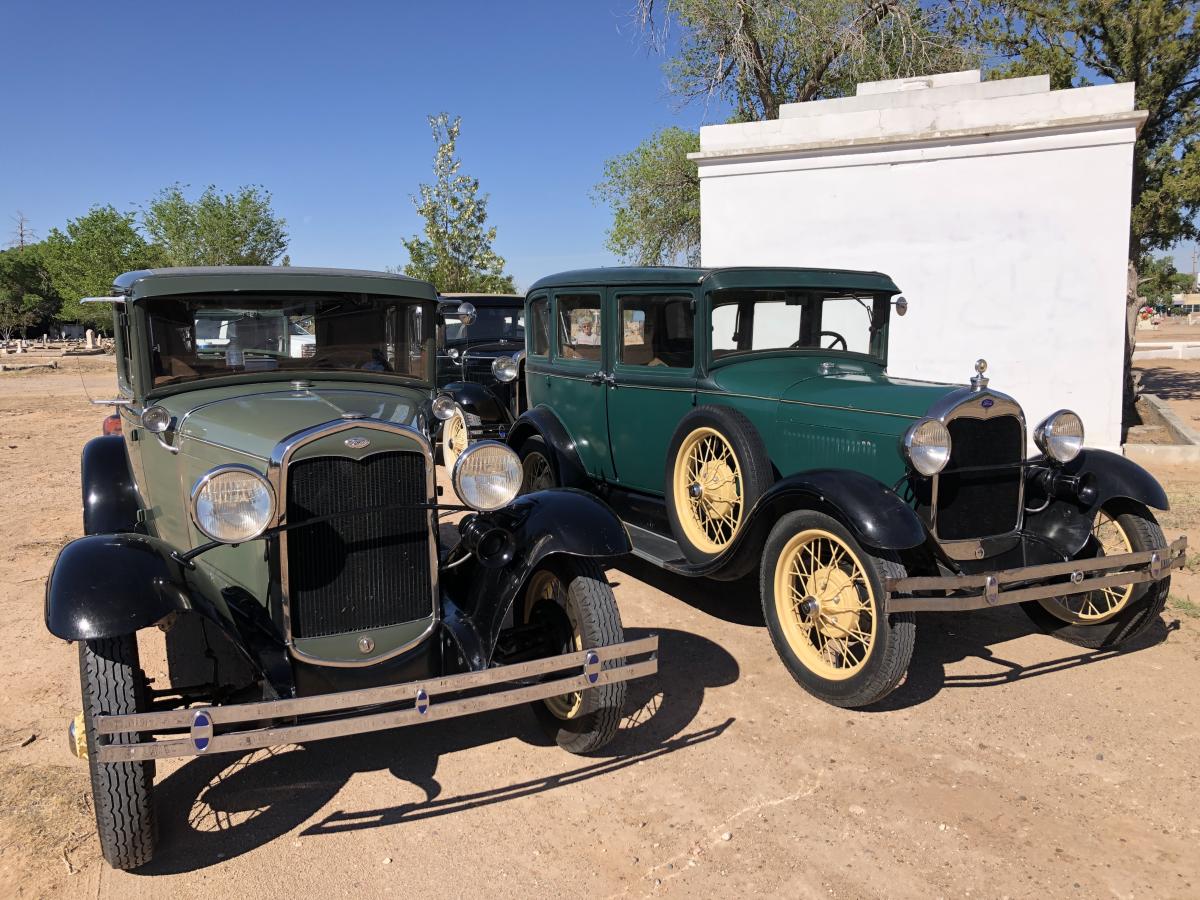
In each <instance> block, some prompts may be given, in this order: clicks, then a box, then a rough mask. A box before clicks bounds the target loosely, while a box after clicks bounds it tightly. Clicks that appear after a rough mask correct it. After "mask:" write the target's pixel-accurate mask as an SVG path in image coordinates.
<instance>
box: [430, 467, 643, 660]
mask: <svg viewBox="0 0 1200 900" xmlns="http://www.w3.org/2000/svg"><path fill="white" fill-rule="evenodd" d="M472 527H476V528H486V529H490V528H502V529H504V530H505V531H506V532H508V534H509V535H510V536H511V538H512V545H511V546H512V559H511V560H510V561H509V562H508V563H507V564H506V565H504V566H501V567H495V568H490V567H488V566H485V565H484V564H483V563H482V562H480V561H479V560H478V559H477V558H476V557H475V556H471V557H470V558H469V559H468V560H467V561H465V562H463V563H461V564H459V565H456V566H454V567H453V568H450V569H447V570H444V571H443V573H442V592H443V595H444V599H443V604H444V606H445V607H446V612H445V614H444V615H443V623H444V624H445V625H446V626H447V627H448V628H449V629H450V631H451V633H452V634H453V635H454V637H455V642H456V643H457V644H458V647H459V650H460V652H462V653H463V654H464V656H465V657H466V658H465V663H466V664H467V666H468V668H471V669H480V668H484V667H486V666H487V665H488V664H489V663H490V662H491V658H492V654H493V653H494V652H495V648H496V641H497V639H498V638H499V636H500V631H501V628H502V627H503V625H504V620H505V618H506V617H507V615H508V612H509V610H510V609H511V608H512V605H513V603H514V602H515V601H516V600H517V598H518V597H520V596H521V591H522V589H523V588H524V586H525V583H526V582H527V581H528V579H529V576H530V575H532V574H533V573H534V571H536V570H537V568H538V567H539V566H540V565H541V564H542V563H543V562H544V561H545V560H546V559H547V558H549V557H551V556H555V555H559V554H564V555H567V556H585V557H591V558H597V559H605V558H612V557H616V556H624V555H625V554H626V553H628V552H629V551H630V549H631V545H630V542H629V534H628V532H626V530H625V526H624V525H623V524H622V523H621V520H620V518H618V517H617V514H616V513H614V512H613V511H612V510H611V509H609V507H608V505H607V504H606V503H604V501H602V500H600V499H599V498H597V497H594V496H592V495H590V494H586V493H584V492H583V491H576V490H562V489H556V490H552V491H539V492H537V493H535V494H526V495H525V496H523V497H519V498H517V499H516V500H514V501H513V502H512V503H511V504H509V505H508V506H506V507H504V508H503V509H500V510H497V511H495V512H491V513H477V514H476V516H475V522H474V524H473V526H472Z"/></svg>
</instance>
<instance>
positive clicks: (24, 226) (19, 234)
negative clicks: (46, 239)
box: [8, 209, 37, 250]
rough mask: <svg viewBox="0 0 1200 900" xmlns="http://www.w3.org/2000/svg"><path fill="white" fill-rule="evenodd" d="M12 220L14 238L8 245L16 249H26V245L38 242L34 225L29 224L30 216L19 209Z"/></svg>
mask: <svg viewBox="0 0 1200 900" xmlns="http://www.w3.org/2000/svg"><path fill="white" fill-rule="evenodd" d="M12 220H13V230H12V240H11V241H9V244H8V246H10V247H12V248H14V249H16V250H24V249H25V248H26V247H28V246H30V245H31V244H34V243H36V242H37V235H36V234H34V231H33V227H32V226H31V225H30V224H29V218H28V217H27V216H26V215H25V213H23V212H21V211H20V210H19V209H18V210H17V212H16V215H14V216H13V217H12Z"/></svg>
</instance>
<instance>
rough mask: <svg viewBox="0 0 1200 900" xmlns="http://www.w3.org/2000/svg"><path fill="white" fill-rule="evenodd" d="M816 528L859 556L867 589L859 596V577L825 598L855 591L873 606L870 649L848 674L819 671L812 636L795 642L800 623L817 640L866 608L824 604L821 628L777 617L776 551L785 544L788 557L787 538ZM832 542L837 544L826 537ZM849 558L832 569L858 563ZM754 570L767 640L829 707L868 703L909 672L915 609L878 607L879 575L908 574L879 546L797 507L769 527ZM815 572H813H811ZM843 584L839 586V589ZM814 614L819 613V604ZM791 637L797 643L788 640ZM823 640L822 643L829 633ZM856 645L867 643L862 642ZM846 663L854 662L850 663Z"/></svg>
mask: <svg viewBox="0 0 1200 900" xmlns="http://www.w3.org/2000/svg"><path fill="white" fill-rule="evenodd" d="M814 533H816V534H820V533H824V534H828V535H831V536H833V537H834V538H836V539H837V540H838V541H840V542H841V544H843V545H844V546H845V547H846V548H848V549H849V551H850V552H851V553H852V554H853V556H855V557H857V559H858V561H859V562H860V563H861V573H862V574H863V575H865V577H866V580H867V583H868V584H869V588H870V594H869V596H864V590H863V586H862V585H861V582H859V586H856V587H852V588H850V589H852V590H853V591H854V593H853V594H850V595H844V594H843V591H838V592H836V593H835V594H834V595H832V596H831V598H830V599H831V600H836V598H838V597H842V596H847V597H849V598H857V600H858V603H861V604H863V605H864V606H867V607H871V608H872V609H873V611H872V612H871V617H872V620H873V622H874V626H875V628H874V635H873V638H872V640H871V642H870V645H869V649H866V652H865V654H864V656H863V657H862V660H861V664H860V665H859V666H858V667H857V668H858V670H857V671H855V672H854V673H853V674H851V675H849V677H844V678H843V677H825V676H823V675H822V674H821V671H820V670H818V668H817V667H818V666H820V665H821V663H820V661H819V657H821V652H820V651H818V650H816V649H815V648H816V644H815V643H813V642H811V641H810V644H808V645H805V646H801V645H800V644H799V643H798V642H799V641H801V640H809V638H807V637H805V636H804V628H805V627H808V628H810V629H811V631H810V632H809V634H810V635H812V638H813V640H814V641H820V640H821V638H820V637H818V633H820V634H828V633H829V630H830V629H832V630H834V631H835V632H836V631H837V630H840V629H841V627H843V626H845V625H846V623H847V622H850V623H851V624H857V626H858V628H863V627H864V626H863V624H862V623H863V622H864V618H863V616H864V615H865V613H862V614H859V615H858V617H857V618H852V619H847V617H848V616H851V615H853V614H852V613H850V612H847V611H841V612H838V611H837V608H836V606H835V605H831V606H830V609H832V610H833V614H832V615H830V616H829V617H828V620H827V621H830V622H833V624H832V625H831V626H828V627H826V628H822V627H821V626H820V625H817V626H809V625H807V624H804V625H802V624H798V623H799V619H798V620H797V624H795V625H790V624H785V622H784V621H782V620H781V618H780V610H779V604H778V603H777V602H776V589H775V588H776V576H777V571H776V570H777V566H779V565H780V562H781V560H780V558H781V556H782V555H783V554H784V552H785V551H788V554H789V556H790V555H791V553H792V552H793V550H794V548H793V549H789V547H791V545H793V543H794V541H793V539H795V541H803V540H804V536H805V535H810V534H814ZM831 546H836V545H833V544H831ZM853 562H854V561H853V559H850V560H848V561H847V562H846V563H843V564H842V565H841V566H840V567H839V566H836V565H835V566H834V567H833V568H834V569H837V570H838V571H843V572H845V571H851V572H852V571H853V570H854V569H857V567H854V565H853ZM847 567H850V568H849V569H848V568H847ZM820 571H822V572H827V571H829V570H827V569H821V570H820ZM759 572H760V575H759V593H760V596H761V598H762V608H763V617H764V618H765V619H766V622H767V631H768V632H769V633H770V635H771V642H772V643H773V644H774V645H775V651H776V652H777V653H778V654H779V658H780V659H781V660H782V661H783V664H784V666H786V667H787V670H788V671H789V672H790V673H791V675H792V677H793V678H795V679H796V682H797V683H798V684H799V685H800V686H801V687H802V688H804V689H805V690H806V691H808V692H809V693H810V694H812V695H813V696H814V697H817V698H818V699H820V700H824V701H825V702H826V703H829V704H832V705H833V706H841V707H846V708H851V709H853V708H857V707H863V706H869V705H871V704H872V703H876V702H878V701H879V700H882V699H883V698H884V697H886V696H887V695H888V694H890V693H891V692H892V690H893V689H894V688H895V687H896V685H897V684H899V682H900V679H901V678H903V677H904V674H905V672H907V671H908V664H909V662H910V660H911V659H912V654H913V647H914V645H915V643H916V631H917V627H916V618H915V616H914V615H913V613H910V612H909V613H892V614H890V615H889V614H888V613H887V612H886V610H885V609H883V608H882V607H883V603H884V600H883V598H884V596H885V588H884V580H885V579H887V578H903V577H904V576H905V574H906V573H905V569H904V566H903V565H901V563H900V562H899V560H898V559H896V558H894V557H892V556H884V555H880V552H879V551H872V550H869V549H867V548H864V547H863V546H862V545H861V544H859V543H858V541H856V540H855V539H854V536H853V535H851V534H850V532H849V531H848V530H847V529H846V528H845V527H844V526H843V525H842V524H841V523H840V522H838V521H837V520H836V519H833V518H831V517H830V516H827V515H824V514H823V513H818V512H810V511H797V512H790V513H788V514H787V515H785V516H783V517H782V518H781V519H780V520H779V521H778V522H777V523H776V524H775V527H774V528H773V529H772V530H771V534H770V536H769V537H768V538H767V544H766V547H765V548H764V550H763V555H762V563H761V566H760V570H759ZM813 577H814V579H815V578H816V577H818V576H816V575H814V576H813ZM846 577H847V581H848V586H849V585H854V584H855V582H854V580H853V576H852V574H851V575H847V576H846ZM828 583H829V576H828V575H826V578H825V581H824V583H823V584H825V585H827V584H828ZM845 589H846V588H845V587H844V588H843V590H845ZM785 602H786V601H785ZM814 602H815V601H814ZM836 602H840V601H836ZM822 606H823V603H822ZM811 614H815V613H810V615H811ZM818 615H824V610H823V611H822V613H820V614H818ZM838 623H841V624H840V625H839V624H838ZM843 633H844V634H846V635H847V636H849V635H848V632H844V631H843ZM835 636H837V635H835ZM839 639H840V638H839ZM794 641H795V642H797V643H795V644H794V643H793V642H794ZM825 645H828V641H827V639H826V644H825ZM823 646H824V645H823ZM858 646H860V647H863V646H865V645H863V644H861V643H860V644H859V645H858ZM810 648H811V649H810ZM847 658H853V657H852V656H849V657H848V656H847V655H845V654H843V655H841V656H838V657H836V659H838V660H845V659H847ZM814 660H815V661H814ZM829 668H830V669H834V668H836V667H835V666H834V665H833V660H831V661H830V665H829ZM847 668H854V667H849V666H848V667H847Z"/></svg>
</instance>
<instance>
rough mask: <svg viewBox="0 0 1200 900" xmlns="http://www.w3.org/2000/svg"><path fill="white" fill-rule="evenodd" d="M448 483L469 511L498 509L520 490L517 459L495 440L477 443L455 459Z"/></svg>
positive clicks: (519, 459) (518, 459) (509, 450)
mask: <svg viewBox="0 0 1200 900" xmlns="http://www.w3.org/2000/svg"><path fill="white" fill-rule="evenodd" d="M450 482H451V484H453V485H454V493H456V494H458V498H459V499H460V500H462V502H463V503H465V504H466V505H467V506H469V507H471V508H472V509H477V510H479V511H480V512H490V511H491V510H493V509H500V507H502V506H507V505H508V504H509V503H511V502H512V499H513V498H514V497H516V496H517V492H518V491H520V490H521V458H520V457H519V456H517V454H516V453H515V452H514V451H513V450H512V449H511V448H510V447H507V446H506V445H504V444H501V443H500V442H499V441H480V442H479V443H477V444H472V445H471V446H470V447H468V448H467V449H466V450H464V451H463V452H462V455H461V456H459V458H458V462H456V463H455V464H454V472H453V473H452V474H451V475H450Z"/></svg>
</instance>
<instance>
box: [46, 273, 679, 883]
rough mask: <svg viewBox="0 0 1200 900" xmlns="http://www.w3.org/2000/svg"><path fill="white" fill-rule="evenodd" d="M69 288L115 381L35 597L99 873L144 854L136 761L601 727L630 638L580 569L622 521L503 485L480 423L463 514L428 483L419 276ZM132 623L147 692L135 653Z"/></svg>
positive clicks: (429, 360)
mask: <svg viewBox="0 0 1200 900" xmlns="http://www.w3.org/2000/svg"><path fill="white" fill-rule="evenodd" d="M90 299H91V300H93V301H95V302H101V303H111V304H112V305H113V307H114V311H115V334H116V348H117V384H118V389H119V396H118V397H117V398H115V399H113V400H107V401H99V402H102V403H111V404H112V405H114V406H116V407H117V411H118V414H119V417H120V418H119V428H113V427H111V424H106V428H105V432H106V434H105V436H102V437H97V438H94V439H93V440H91V441H90V442H89V443H88V444H87V445H86V446H85V447H84V449H83V467H82V480H83V506H84V521H83V524H84V531H85V533H86V535H87V536H86V537H83V538H80V539H78V540H75V541H72V542H71V543H70V544H68V545H67V546H66V547H65V548H63V550H62V551H61V553H60V554H59V556H58V558H57V559H56V560H55V563H54V567H53V570H52V571H51V573H50V578H49V580H48V581H47V584H46V610H45V615H46V626H47V628H48V629H49V630H50V632H51V633H52V634H54V635H56V636H58V637H60V638H63V639H65V640H68V641H75V642H78V645H79V661H80V678H81V682H82V692H83V712H82V713H81V714H80V716H78V717H76V719H75V720H74V721H73V722H72V725H71V729H70V730H71V744H72V749H73V750H74V751H75V752H76V754H77V755H79V756H82V757H85V758H86V759H87V760H88V764H89V767H90V770H91V778H92V787H93V794H94V805H95V812H96V822H97V826H98V830H99V834H100V841H101V847H102V850H103V852H104V856H105V858H106V859H107V860H108V861H109V862H110V863H111V864H112V865H114V866H117V867H120V868H133V867H136V866H140V865H142V864H143V863H145V862H147V861H148V860H149V859H150V857H151V855H152V853H153V851H154V842H155V827H154V823H155V816H154V806H153V802H152V799H151V792H152V787H153V765H154V760H156V759H161V758H165V757H178V756H191V755H196V754H206V753H207V754H212V753H221V752H228V751H233V752H245V751H247V750H252V749H254V748H259V747H270V746H275V745H280V744H293V743H296V744H299V743H306V742H309V741H315V740H320V739H323V738H331V737H338V736H343V735H351V734H359V733H363V732H369V731H378V730H382V729H388V728H398V727H401V726H407V725H417V724H423V723H425V722H429V721H436V720H439V719H445V718H451V717H454V716H462V715H467V714H469V713H474V712H479V711H483V710H488V709H497V708H501V707H509V706H515V705H526V704H532V705H533V711H534V713H535V715H536V716H537V718H538V720H539V721H540V722H541V723H542V725H543V726H544V727H545V729H546V730H547V732H548V733H549V734H550V735H551V736H552V737H553V738H554V740H556V741H557V742H558V744H559V745H560V746H562V747H564V748H566V749H568V750H570V751H572V752H587V751H591V750H595V749H597V748H599V747H601V746H603V745H604V744H605V743H606V742H607V741H609V740H610V739H611V738H612V737H613V736H614V735H615V734H616V730H617V726H618V723H619V721H620V715H621V705H622V702H623V698H624V691H625V684H624V682H625V681H626V680H628V679H629V678H633V677H637V676H639V675H644V674H649V673H651V672H653V671H655V667H656V662H655V659H654V655H655V652H656V647H657V639H656V638H654V637H650V638H644V639H642V640H640V641H633V642H623V632H622V629H621V621H620V616H619V614H618V612H617V608H616V604H615V601H614V600H613V596H612V591H611V589H610V588H609V587H608V584H607V582H606V581H605V578H604V573H603V569H602V568H601V567H600V566H599V564H598V563H597V562H596V558H604V557H610V556H613V555H619V554H622V553H625V552H626V551H627V550H628V548H629V542H628V538H627V536H626V532H625V530H624V528H623V527H622V525H621V522H620V521H619V520H618V519H617V518H616V517H615V516H614V515H613V513H612V512H611V511H610V510H609V509H608V508H607V507H606V506H605V505H604V504H602V503H600V502H599V501H597V500H595V499H594V498H591V497H587V496H584V495H582V494H579V493H572V492H565V491H552V492H545V493H541V494H534V495H531V496H527V497H520V498H518V497H517V496H516V495H517V492H518V490H519V488H520V486H521V467H520V460H519V459H518V458H517V456H516V454H515V453H514V452H513V451H512V450H510V449H509V448H508V447H506V446H505V445H504V444H501V443H498V442H496V441H482V442H478V443H475V444H473V445H472V446H471V447H470V448H469V449H467V450H465V451H464V452H463V453H462V454H461V455H460V456H459V457H458V460H457V462H456V464H455V467H454V471H453V473H452V476H451V479H452V483H453V485H454V487H455V490H456V493H457V494H458V497H459V498H460V499H461V501H462V503H463V504H465V506H460V505H454V504H446V503H444V502H442V501H441V500H439V495H440V489H439V488H438V487H437V486H436V482H435V478H434V462H433V444H432V428H433V423H434V416H435V414H436V410H437V409H438V408H439V407H438V404H437V403H435V402H434V401H435V396H434V394H435V390H436V388H435V379H434V343H435V342H434V333H435V327H434V322H435V318H436V315H437V294H436V292H435V291H434V289H433V287H432V285H430V284H428V283H426V282H423V281H416V280H414V279H411V278H405V277H403V276H396V275H385V274H382V273H374V272H351V271H339V270H328V269H296V268H235V267H229V268H220V269H163V270H154V271H143V272H130V273H127V274H125V275H122V276H120V277H119V278H117V280H116V283H115V284H114V287H113V294H112V296H109V297H103V298H90ZM295 331H299V332H300V334H295V333H294V332H295ZM293 338H300V339H301V340H300V341H295V340H293ZM436 399H438V400H444V399H445V396H444V395H439V396H438V397H437V398H436ZM450 405H451V406H452V405H453V404H450ZM443 406H445V404H443ZM117 430H119V431H120V433H119V434H115V433H109V432H112V431H117ZM464 510H466V511H469V515H467V516H466V517H465V518H463V519H462V521H461V523H460V524H459V526H458V527H457V528H454V527H451V526H448V525H444V524H443V525H442V527H439V520H438V517H439V515H441V514H443V513H448V512H456V511H464ZM154 628H159V629H162V630H163V631H164V632H165V639H166V652H167V663H168V668H169V675H170V678H169V683H166V684H163V683H161V682H160V683H155V684H151V683H150V682H149V681H148V680H147V678H146V676H145V674H144V672H143V670H142V667H141V664H140V661H139V650H138V641H137V634H138V633H139V632H140V631H142V630H144V629H154ZM639 655H641V656H645V655H649V656H650V659H648V660H644V661H642V662H632V661H631V660H632V658H633V657H637V656H639ZM396 752H397V754H401V753H403V750H402V749H400V747H399V746H398V747H397V750H396Z"/></svg>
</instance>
